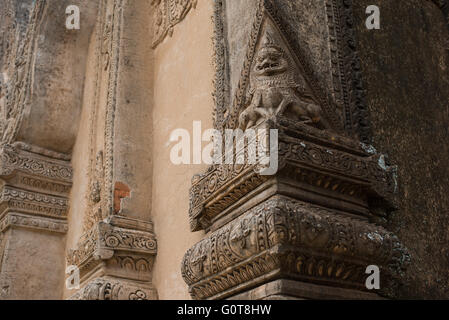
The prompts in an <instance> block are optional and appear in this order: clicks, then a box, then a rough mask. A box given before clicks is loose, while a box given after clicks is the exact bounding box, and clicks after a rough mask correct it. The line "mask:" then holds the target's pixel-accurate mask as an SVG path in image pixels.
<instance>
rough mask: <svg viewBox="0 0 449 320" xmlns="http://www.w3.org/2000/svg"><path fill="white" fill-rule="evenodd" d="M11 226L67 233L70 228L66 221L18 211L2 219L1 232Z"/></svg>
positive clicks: (0, 223)
mask: <svg viewBox="0 0 449 320" xmlns="http://www.w3.org/2000/svg"><path fill="white" fill-rule="evenodd" d="M11 227H21V228H28V229H38V230H43V231H50V232H57V233H66V232H67V230H68V225H67V222H65V221H62V220H59V219H50V218H44V217H36V216H32V215H25V214H18V213H8V214H6V215H5V216H4V217H3V219H2V220H1V221H0V232H4V231H5V230H7V229H8V228H11Z"/></svg>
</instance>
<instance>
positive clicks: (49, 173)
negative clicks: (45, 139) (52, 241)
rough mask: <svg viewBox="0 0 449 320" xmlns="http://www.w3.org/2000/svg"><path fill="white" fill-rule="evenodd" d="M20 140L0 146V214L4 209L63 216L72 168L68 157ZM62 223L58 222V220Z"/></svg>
mask: <svg viewBox="0 0 449 320" xmlns="http://www.w3.org/2000/svg"><path fill="white" fill-rule="evenodd" d="M30 150H34V151H36V148H31V147H30V148H25V149H24V147H23V144H15V145H14V146H12V145H3V146H2V147H1V149H0V177H1V178H2V180H4V184H3V186H2V188H1V191H0V216H3V215H4V214H6V213H8V212H12V213H21V214H25V215H32V216H35V217H36V219H38V218H37V217H49V218H55V219H63V220H65V219H66V216H67V212H68V207H69V204H68V194H69V192H70V187H71V184H72V181H71V180H72V168H71V166H70V162H69V161H68V160H61V159H55V158H52V157H50V155H53V154H52V153H49V152H45V150H43V149H38V150H37V151H39V154H37V153H34V152H31V151H30ZM61 223H62V222H61Z"/></svg>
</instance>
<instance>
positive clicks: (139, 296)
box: [69, 277, 157, 300]
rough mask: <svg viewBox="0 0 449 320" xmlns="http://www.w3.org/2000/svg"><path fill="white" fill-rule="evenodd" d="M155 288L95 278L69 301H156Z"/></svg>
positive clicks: (124, 281)
mask: <svg viewBox="0 0 449 320" xmlns="http://www.w3.org/2000/svg"><path fill="white" fill-rule="evenodd" d="M156 299H157V293H156V290H155V289H154V288H152V287H151V286H148V285H145V284H139V283H136V282H132V281H127V280H117V279H111V278H107V277H106V278H95V279H93V280H92V281H89V283H87V284H86V285H85V286H84V287H83V288H82V289H80V290H79V291H78V292H77V293H76V294H74V295H73V296H71V297H70V298H69V300H156Z"/></svg>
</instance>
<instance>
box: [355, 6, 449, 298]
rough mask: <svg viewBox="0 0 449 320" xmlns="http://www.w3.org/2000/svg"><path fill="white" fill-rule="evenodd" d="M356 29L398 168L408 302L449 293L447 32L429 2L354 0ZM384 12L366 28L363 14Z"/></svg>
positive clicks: (382, 132) (379, 143)
mask: <svg viewBox="0 0 449 320" xmlns="http://www.w3.org/2000/svg"><path fill="white" fill-rule="evenodd" d="M353 2H354V13H355V18H356V20H355V25H356V26H357V36H358V40H359V52H360V57H361V61H362V69H363V79H364V81H365V85H366V94H367V99H368V105H369V110H370V115H371V121H372V131H373V133H374V137H373V138H374V139H373V140H374V146H375V147H376V148H378V149H379V151H381V152H385V153H387V154H388V155H389V158H390V160H391V162H392V163H394V164H396V165H398V186H399V193H398V195H397V201H398V205H399V208H400V210H399V211H397V212H395V213H394V214H393V216H392V217H391V221H390V223H389V225H388V228H390V229H391V230H392V231H394V232H395V233H396V234H397V235H398V236H399V238H400V239H401V240H402V242H403V243H404V245H405V246H406V247H407V248H408V249H409V251H410V254H411V256H412V263H411V265H410V267H409V269H408V271H407V273H406V281H405V285H404V286H403V287H402V288H401V289H400V290H399V291H398V292H397V296H398V297H405V298H447V297H448V295H449V271H448V270H449V249H448V246H447V244H448V242H449V232H448V225H449V215H448V213H449V211H448V208H449V197H448V194H449V172H448V163H449V144H448V139H449V70H448V69H449V33H448V29H447V28H446V27H447V26H446V20H445V18H444V15H443V13H442V11H441V10H440V9H439V8H438V7H437V6H436V5H435V4H434V3H432V2H431V1H422V0H412V1H387V0H378V1H371V0H357V1H353ZM371 4H376V5H378V6H379V8H380V10H381V29H380V30H367V29H366V27H365V24H364V22H365V19H366V17H367V16H366V15H365V9H366V7H367V6H368V5H371Z"/></svg>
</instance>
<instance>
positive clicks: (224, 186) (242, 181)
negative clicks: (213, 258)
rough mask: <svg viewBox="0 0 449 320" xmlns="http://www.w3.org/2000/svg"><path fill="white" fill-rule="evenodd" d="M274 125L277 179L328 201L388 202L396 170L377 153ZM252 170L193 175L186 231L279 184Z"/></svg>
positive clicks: (282, 122) (223, 168)
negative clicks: (320, 191)
mask: <svg viewBox="0 0 449 320" xmlns="http://www.w3.org/2000/svg"><path fill="white" fill-rule="evenodd" d="M274 121H275V122H271V124H270V127H271V128H278V129H279V132H280V134H279V150H278V155H279V157H278V161H279V170H278V174H277V176H279V175H281V174H282V172H288V174H287V175H288V176H290V177H292V178H293V179H296V180H297V181H302V182H303V183H307V184H309V185H311V186H313V187H314V188H315V189H316V188H319V189H323V190H326V192H327V191H329V192H332V193H333V197H336V196H337V193H339V194H341V195H348V196H350V197H352V198H353V200H355V199H361V200H360V201H366V198H367V197H368V196H370V197H386V198H387V199H388V200H390V201H392V199H391V198H392V194H393V193H394V191H395V188H396V185H395V176H394V175H395V172H394V168H391V167H388V166H386V165H384V164H383V162H382V159H383V156H382V155H379V154H375V153H373V152H368V151H369V150H368V149H367V147H366V146H365V145H363V144H354V142H353V141H352V140H349V139H347V138H345V137H343V136H339V135H336V134H332V133H326V132H324V131H321V130H317V129H315V128H311V127H308V126H304V125H301V124H293V123H290V122H289V120H287V119H275V120H274ZM287 128H288V132H289V133H288V134H287V133H286V132H287ZM293 128H295V129H293ZM313 133H315V134H313ZM323 140H324V141H327V142H326V143H324V142H323ZM323 144H324V145H323ZM365 149H366V150H368V151H366V150H365ZM257 169H259V165H258V164H248V163H246V164H243V165H217V166H214V167H211V168H209V170H208V171H207V172H206V173H205V174H204V175H201V176H198V177H197V178H196V179H195V180H194V181H193V185H192V188H191V190H190V211H189V216H190V223H191V230H192V231H198V230H201V229H207V228H209V227H210V226H211V224H212V221H213V219H214V218H215V217H217V216H218V215H219V214H220V213H222V212H223V211H224V210H225V209H226V208H228V207H230V206H231V205H233V204H234V203H237V202H238V201H239V200H241V199H243V198H245V197H248V195H249V194H250V193H251V192H255V190H256V189H258V188H259V189H260V188H262V187H261V186H262V185H263V184H270V183H274V184H279V180H277V179H276V178H275V177H270V176H261V175H259V173H258V170H257ZM270 181H273V182H270ZM323 192H324V191H323ZM253 196H254V195H253Z"/></svg>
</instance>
